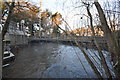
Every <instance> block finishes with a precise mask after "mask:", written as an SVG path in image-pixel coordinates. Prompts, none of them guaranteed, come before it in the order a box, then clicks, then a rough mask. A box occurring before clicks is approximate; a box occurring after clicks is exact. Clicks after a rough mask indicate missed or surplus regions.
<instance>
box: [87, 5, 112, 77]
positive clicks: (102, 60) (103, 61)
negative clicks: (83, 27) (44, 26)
mask: <svg viewBox="0 0 120 80" xmlns="http://www.w3.org/2000/svg"><path fill="white" fill-rule="evenodd" d="M87 13H88V15H89V17H90V26H91V31H92V34H93V40H94V43H95V45H96V47H97V50H98V53H99V56H100V58H101V62H102V63H101V65H102V66H103V68H104V70H105V73H106V75H107V77H108V78H112V76H111V73H110V70H109V68H108V66H107V63H106V60H105V58H104V55H103V53H102V51H101V49H100V47H99V44H98V42H97V40H96V38H95V30H94V27H93V22H92V21H93V19H92V15H91V13H90V10H89V4H88V5H87Z"/></svg>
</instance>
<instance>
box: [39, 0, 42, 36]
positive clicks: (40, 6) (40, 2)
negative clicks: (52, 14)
mask: <svg viewBox="0 0 120 80" xmlns="http://www.w3.org/2000/svg"><path fill="white" fill-rule="evenodd" d="M41 7H42V0H40V9H39V10H40V12H39V13H40V20H39V38H41Z"/></svg>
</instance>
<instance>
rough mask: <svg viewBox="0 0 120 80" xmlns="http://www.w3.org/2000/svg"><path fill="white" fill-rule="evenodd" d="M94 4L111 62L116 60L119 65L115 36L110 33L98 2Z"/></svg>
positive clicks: (118, 50)
mask: <svg viewBox="0 0 120 80" xmlns="http://www.w3.org/2000/svg"><path fill="white" fill-rule="evenodd" d="M94 4H95V6H96V8H97V11H98V13H99V18H100V22H101V25H102V30H103V32H104V34H105V38H106V41H107V45H108V48H109V52H110V54H111V56H113V57H112V59H113V63H114V65H115V64H116V63H117V61H118V64H117V65H120V58H119V57H120V49H119V46H118V44H117V43H116V41H115V37H114V35H113V34H112V31H111V30H110V28H109V26H108V24H107V21H106V18H105V14H104V12H103V10H102V8H101V6H100V4H99V3H98V2H94ZM117 69H118V67H117ZM119 73H120V71H118V74H119Z"/></svg>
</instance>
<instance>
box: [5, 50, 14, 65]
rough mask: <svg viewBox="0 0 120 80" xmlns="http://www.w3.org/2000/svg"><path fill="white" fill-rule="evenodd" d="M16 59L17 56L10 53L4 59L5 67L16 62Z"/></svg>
mask: <svg viewBox="0 0 120 80" xmlns="http://www.w3.org/2000/svg"><path fill="white" fill-rule="evenodd" d="M14 59H15V55H14V54H13V53H11V52H10V55H9V56H7V57H4V58H3V65H5V64H8V63H10V62H12V61H14Z"/></svg>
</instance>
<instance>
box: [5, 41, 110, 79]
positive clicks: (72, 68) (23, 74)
mask: <svg viewBox="0 0 120 80" xmlns="http://www.w3.org/2000/svg"><path fill="white" fill-rule="evenodd" d="M87 51H88V52H89V53H91V56H92V57H93V58H95V60H96V61H97V62H98V64H100V63H99V61H98V58H99V56H98V54H97V52H96V50H92V49H89V50H87ZM93 53H96V55H95V54H93ZM104 53H105V54H104V55H105V56H107V55H108V53H107V52H106V51H104ZM96 56H98V58H96ZM95 64H96V65H98V64H97V63H95ZM108 64H109V63H108ZM109 66H110V65H109ZM98 68H100V67H99V66H98ZM101 71H103V70H101ZM103 76H104V71H103ZM3 77H5V78H96V77H97V76H96V74H95V73H94V71H93V70H92V68H91V66H90V65H89V63H88V61H87V60H86V59H85V57H84V55H83V53H82V52H81V51H80V49H79V48H78V47H76V46H71V45H64V44H57V43H34V44H29V45H28V46H26V47H24V48H22V49H20V50H19V51H18V53H15V61H14V62H12V63H11V65H10V66H8V67H6V68H4V69H3ZM104 77H105V76H104Z"/></svg>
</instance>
